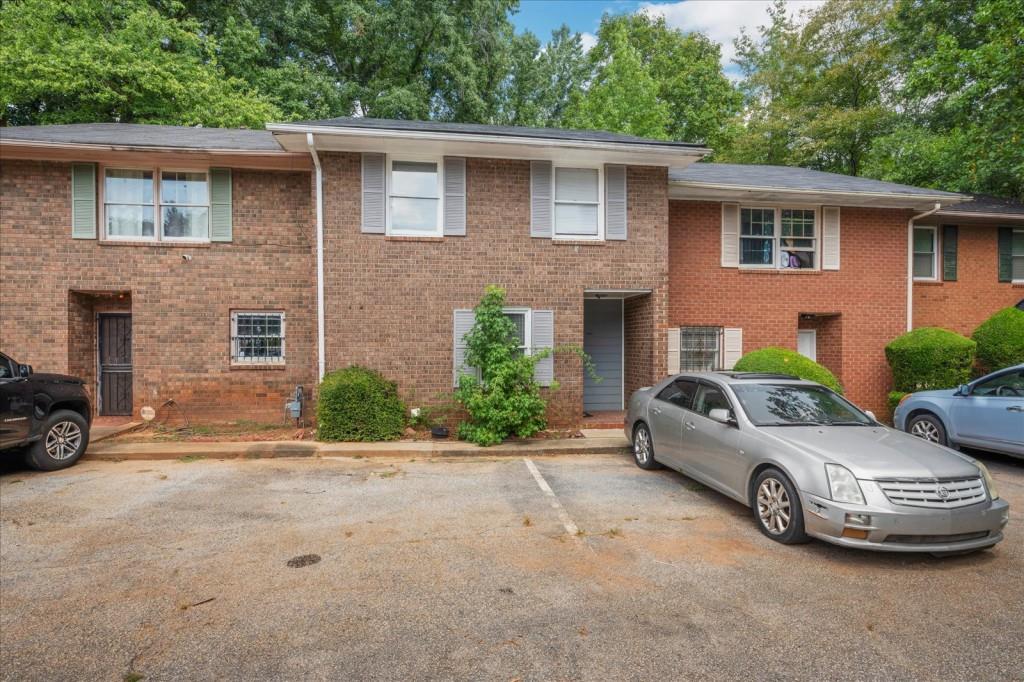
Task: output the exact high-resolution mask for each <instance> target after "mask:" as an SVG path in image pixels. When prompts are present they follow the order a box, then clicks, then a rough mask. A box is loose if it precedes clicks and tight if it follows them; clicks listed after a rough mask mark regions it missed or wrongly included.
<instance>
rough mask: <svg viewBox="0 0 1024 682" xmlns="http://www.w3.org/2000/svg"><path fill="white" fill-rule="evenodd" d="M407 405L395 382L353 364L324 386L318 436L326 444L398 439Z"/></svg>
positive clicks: (318, 406) (329, 377)
mask: <svg viewBox="0 0 1024 682" xmlns="http://www.w3.org/2000/svg"><path fill="white" fill-rule="evenodd" d="M405 415H406V411H405V404H404V403H402V401H401V399H400V398H399V397H398V389H397V387H396V385H395V382H393V381H388V380H387V379H385V378H384V377H383V376H381V375H380V374H379V373H378V372H375V371H373V370H372V369H366V368H365V367H359V366H357V365H353V366H351V367H347V368H345V369H340V370H337V371H335V372H331V373H330V374H328V375H327V376H325V377H324V380H323V382H321V384H320V390H319V393H318V398H317V404H316V422H317V424H316V437H317V440H323V441H376V440H395V439H396V438H399V437H400V436H401V435H402V431H403V429H404V428H405Z"/></svg>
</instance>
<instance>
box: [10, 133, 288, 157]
mask: <svg viewBox="0 0 1024 682" xmlns="http://www.w3.org/2000/svg"><path fill="white" fill-rule="evenodd" d="M0 147H39V148H41V149H81V150H84V151H108V152H175V153H182V154H230V155H232V156H306V155H305V154H300V153H299V152H290V151H288V150H286V149H230V148H220V147H174V146H168V145H132V144H116V145H114V144H103V143H91V142H48V141H42V140H24V139H17V138H13V139H12V138H10V137H0Z"/></svg>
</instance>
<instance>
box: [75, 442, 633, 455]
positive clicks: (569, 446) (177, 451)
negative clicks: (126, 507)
mask: <svg viewBox="0 0 1024 682" xmlns="http://www.w3.org/2000/svg"><path fill="white" fill-rule="evenodd" d="M628 450H629V443H628V442H627V441H626V438H625V437H624V436H609V437H605V436H601V437H595V438H566V439H552V440H532V441H522V442H512V443H501V444H500V445H494V446H491V447H487V448H483V447H480V446H478V445H471V444H469V443H462V442H459V441H445V442H436V441H396V442H390V443H316V442H312V441H301V440H283V441H256V442H245V443H238V442H231V443H195V442H189V443H175V442H171V443H109V442H104V443H99V444H97V445H95V446H94V445H92V444H90V445H89V449H88V451H86V453H85V457H84V458H83V459H91V460H166V459H186V458H189V459H191V458H194V459H235V458H243V459H271V458H275V457H315V456H320V457H480V456H485V457H486V456H491V457H493V456H506V457H526V456H533V457H536V456H543V455H573V454H588V455H594V454H597V455H600V454H621V453H624V452H628Z"/></svg>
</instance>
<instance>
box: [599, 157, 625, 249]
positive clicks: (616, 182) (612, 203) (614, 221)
mask: <svg viewBox="0 0 1024 682" xmlns="http://www.w3.org/2000/svg"><path fill="white" fill-rule="evenodd" d="M604 204H605V214H604V216H605V217H604V237H605V239H617V240H623V239H625V238H626V226H627V225H626V224H627V221H628V217H627V213H626V167H625V166H605V167H604Z"/></svg>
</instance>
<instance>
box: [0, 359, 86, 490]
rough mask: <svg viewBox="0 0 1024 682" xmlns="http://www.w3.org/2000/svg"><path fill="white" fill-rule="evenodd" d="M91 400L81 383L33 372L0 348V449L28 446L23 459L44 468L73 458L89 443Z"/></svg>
mask: <svg viewBox="0 0 1024 682" xmlns="http://www.w3.org/2000/svg"><path fill="white" fill-rule="evenodd" d="M91 422H92V405H90V403H89V395H88V394H87V393H86V392H85V382H83V381H82V380H81V379H76V378H75V377H70V376H66V375H64V374H35V373H33V372H32V367H30V366H29V365H21V364H18V363H17V362H15V361H14V360H12V359H11V358H9V357H7V356H6V355H4V354H3V353H0V450H3V451H6V450H8V449H10V448H21V447H23V446H28V447H27V449H26V451H25V461H26V463H27V464H28V465H29V466H31V467H33V468H35V469H42V470H44V471H53V470H54V469H63V468H64V467H69V466H71V465H72V464H74V463H75V462H77V461H78V458H79V457H81V456H82V453H83V452H85V448H86V446H88V445H89V424H90V423H91Z"/></svg>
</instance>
